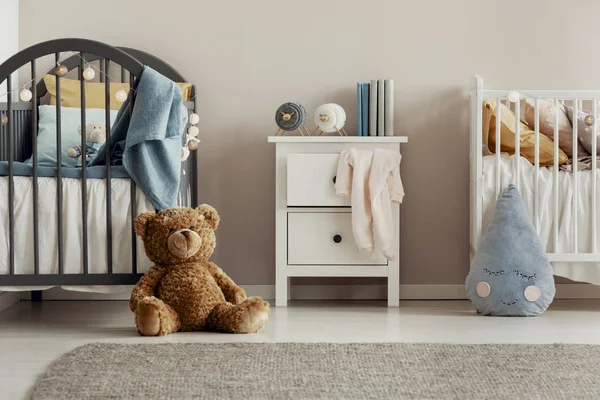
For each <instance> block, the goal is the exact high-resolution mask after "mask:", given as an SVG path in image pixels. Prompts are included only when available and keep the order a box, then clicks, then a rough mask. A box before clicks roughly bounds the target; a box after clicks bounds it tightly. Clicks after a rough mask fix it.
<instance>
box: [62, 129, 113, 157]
mask: <svg viewBox="0 0 600 400" xmlns="http://www.w3.org/2000/svg"><path fill="white" fill-rule="evenodd" d="M77 132H79V134H80V135H81V125H79V126H78V127H77ZM85 141H86V143H85V162H86V165H87V164H89V163H90V162H91V161H92V160H93V159H94V158H96V155H97V154H98V152H99V151H100V149H101V148H102V146H104V142H106V127H105V126H104V125H99V124H87V125H86V126H85ZM67 155H68V156H69V157H71V158H77V165H82V160H81V155H82V152H81V145H77V146H73V147H71V148H70V149H69V150H67Z"/></svg>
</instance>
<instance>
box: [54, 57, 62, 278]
mask: <svg viewBox="0 0 600 400" xmlns="http://www.w3.org/2000/svg"><path fill="white" fill-rule="evenodd" d="M55 58H56V63H58V62H59V60H60V53H56V54H55ZM60 101H61V98H60V77H59V76H58V75H56V210H57V211H56V216H57V218H56V219H57V225H56V226H57V228H56V231H57V232H56V233H57V241H56V242H57V243H58V246H57V250H58V273H59V275H62V274H63V267H64V266H63V223H62V209H63V193H62V137H61V135H62V133H61V110H60Z"/></svg>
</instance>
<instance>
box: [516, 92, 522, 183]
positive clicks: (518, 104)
mask: <svg viewBox="0 0 600 400" xmlns="http://www.w3.org/2000/svg"><path fill="white" fill-rule="evenodd" d="M515 119H516V122H515V155H516V162H517V165H516V171H515V173H516V178H515V186H516V187H517V189H519V190H521V185H520V183H521V101H520V100H519V101H517V102H516V103H515Z"/></svg>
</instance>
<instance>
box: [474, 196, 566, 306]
mask: <svg viewBox="0 0 600 400" xmlns="http://www.w3.org/2000/svg"><path fill="white" fill-rule="evenodd" d="M466 290H467V297H468V298H469V299H470V300H471V302H472V303H473V305H474V306H475V308H477V310H478V311H479V312H481V313H482V314H485V315H501V316H535V315H539V314H541V313H543V312H544V311H545V310H546V309H547V308H548V306H549V305H550V303H552V301H553V299H554V294H555V286H554V277H553V275H552V266H551V265H550V261H549V260H548V256H547V255H546V250H545V249H544V248H543V246H542V243H541V241H540V239H539V237H538V235H537V233H536V231H535V229H534V227H533V224H532V223H531V219H530V217H529V215H528V214H527V211H526V210H525V206H524V205H523V201H522V200H521V195H520V193H519V191H518V190H517V188H516V187H515V186H510V187H508V188H507V189H505V190H504V192H503V193H502V196H501V197H500V198H499V199H498V202H497V204H496V210H495V213H494V216H493V218H492V221H491V222H490V225H489V226H488V228H487V230H486V232H485V233H484V235H483V237H482V238H481V241H480V243H479V247H478V248H477V252H476V253H475V257H473V261H472V262H471V271H470V273H469V275H468V276H467V280H466Z"/></svg>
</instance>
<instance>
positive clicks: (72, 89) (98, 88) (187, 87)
mask: <svg viewBox="0 0 600 400" xmlns="http://www.w3.org/2000/svg"><path fill="white" fill-rule="evenodd" d="M44 84H45V85H46V89H47V90H48V93H50V104H52V105H56V77H55V76H54V75H44ZM177 85H179V88H180V89H181V96H182V97H183V100H184V101H188V100H189V99H190V96H191V93H192V84H191V83H178V84H177ZM121 89H123V90H125V91H126V92H129V83H119V82H111V83H110V108H111V110H118V109H119V108H121V103H119V102H118V101H117V100H116V99H115V94H116V93H117V92H118V91H119V90H121ZM105 90H106V89H105V87H104V83H99V82H86V83H85V107H86V108H104V104H105V101H104V100H105ZM60 105H61V106H63V107H77V108H79V107H81V92H80V81H77V80H73V79H66V78H60Z"/></svg>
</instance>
